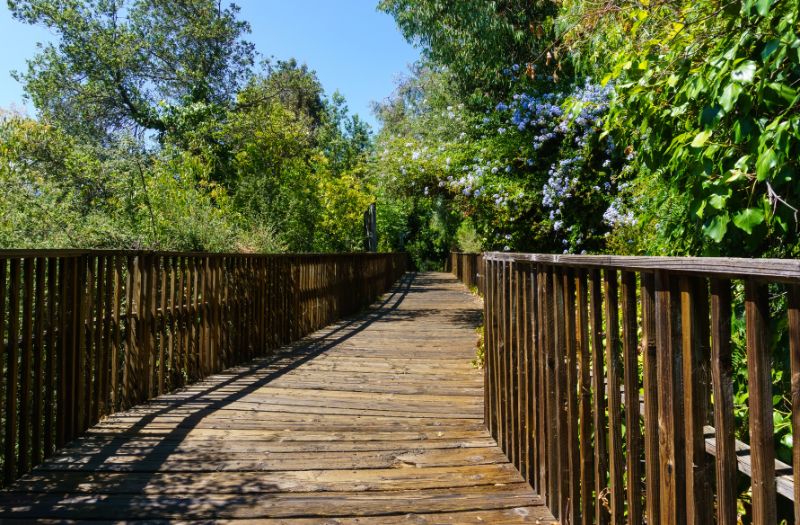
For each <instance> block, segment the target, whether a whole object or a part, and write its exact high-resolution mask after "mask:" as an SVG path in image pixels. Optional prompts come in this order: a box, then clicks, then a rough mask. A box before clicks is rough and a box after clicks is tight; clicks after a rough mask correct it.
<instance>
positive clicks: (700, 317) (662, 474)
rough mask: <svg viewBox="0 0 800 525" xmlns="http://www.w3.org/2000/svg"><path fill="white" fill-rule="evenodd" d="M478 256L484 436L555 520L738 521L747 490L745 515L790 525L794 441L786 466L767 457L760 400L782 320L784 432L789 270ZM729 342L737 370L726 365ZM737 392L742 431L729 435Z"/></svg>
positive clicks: (798, 464) (798, 363)
mask: <svg viewBox="0 0 800 525" xmlns="http://www.w3.org/2000/svg"><path fill="white" fill-rule="evenodd" d="M484 259H485V270H484V272H485V275H486V286H485V290H486V292H485V316H486V368H485V380H486V403H485V410H486V414H485V417H486V421H487V425H488V426H489V428H490V430H491V432H492V434H493V436H494V437H495V438H496V439H497V441H498V443H499V444H500V445H501V446H502V448H503V449H504V450H505V452H506V453H507V454H508V456H509V458H510V459H511V460H512V461H513V462H514V463H515V464H516V465H517V467H518V468H519V469H520V471H521V473H522V474H523V476H524V477H525V478H526V479H527V480H528V481H529V482H530V483H531V485H533V487H534V488H535V489H537V490H538V491H539V492H540V493H541V494H542V495H543V496H544V497H545V498H546V501H547V503H548V505H549V507H550V509H551V510H552V512H553V513H554V515H555V516H556V517H558V518H559V519H560V520H561V522H562V523H564V524H570V525H576V524H591V523H598V524H607V523H614V524H618V523H619V524H621V523H630V524H640V523H648V524H661V525H672V524H683V523H691V524H696V525H705V524H712V523H715V522H716V523H719V524H722V525H735V524H736V523H737V499H739V498H740V497H741V495H740V486H737V483H738V482H739V481H742V482H745V481H747V480H748V478H749V485H750V487H751V488H750V491H749V494H745V495H744V496H745V497H743V498H741V502H740V503H742V506H741V507H740V508H744V509H746V512H747V513H748V515H749V516H748V517H747V518H746V519H751V520H752V523H754V524H757V525H762V524H763V525H775V524H776V523H778V520H779V518H788V519H787V521H788V522H790V523H791V522H794V523H800V521H798V520H800V505H798V503H799V502H800V497H798V488H799V487H798V485H797V484H795V482H794V476H793V471H794V470H796V469H798V468H800V440H796V441H794V448H793V450H792V458H793V459H792V463H793V465H792V466H789V465H786V464H783V463H780V462H778V461H776V448H775V438H774V427H773V415H774V412H773V411H774V408H773V402H774V400H775V399H777V400H780V399H781V396H783V395H784V393H780V392H773V386H772V385H773V377H772V372H773V371H775V370H777V369H778V367H779V366H783V365H780V364H779V363H775V364H773V362H772V354H771V352H770V348H771V346H770V345H771V344H773V342H772V340H773V339H774V338H775V337H774V336H775V335H776V334H775V333H771V332H770V331H769V329H768V328H769V326H770V322H771V321H772V322H774V321H778V322H779V324H780V323H788V328H787V329H786V340H787V342H786V345H787V347H788V351H787V352H786V354H788V355H790V357H791V359H790V363H791V364H790V369H791V370H789V371H787V372H790V373H791V389H790V391H789V392H786V393H785V396H786V397H788V398H789V400H790V406H791V421H792V424H793V428H795V429H797V428H800V426H798V425H800V261H795V260H749V259H723V258H660V257H658V258H656V257H606V256H552V255H532V254H507V253H487V254H485V256H484ZM742 318H743V319H744V321H743V323H744V325H745V328H744V330H743V332H744V334H743V335H742V336H741V337H739V338H738V339H735V341H736V343H734V342H732V341H733V340H734V338H732V319H734V320H735V321H736V322H737V323H740V322H742V321H741V319H742ZM783 326H787V325H783ZM736 344H740V345H741V346H744V347H746V348H744V350H746V364H745V365H742V366H743V367H744V368H745V370H736V369H735V368H734V367H733V366H732V352H733V350H734V349H735V348H736ZM737 373H740V375H738V376H737ZM785 377H788V374H786V376H785ZM739 381H741V382H742V383H744V382H746V392H747V398H746V407H745V408H746V409H747V411H748V416H747V418H746V420H747V421H748V423H745V424H743V425H741V426H740V427H737V425H736V419H735V414H734V408H735V406H734V398H733V394H734V383H735V382H739ZM740 386H744V385H742V384H741V383H740ZM773 395H775V396H776V397H775V398H773ZM712 401H713V402H712ZM742 403H743V402H742ZM739 406H740V405H737V406H736V408H739ZM742 427H744V428H742ZM737 433H738V434H740V435H741V436H749V437H747V441H749V443H744V442H743V441H739V440H738V439H737V437H736V436H737Z"/></svg>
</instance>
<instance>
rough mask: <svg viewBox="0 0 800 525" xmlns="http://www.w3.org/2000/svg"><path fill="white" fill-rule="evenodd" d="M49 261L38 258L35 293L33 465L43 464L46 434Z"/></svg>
mask: <svg viewBox="0 0 800 525" xmlns="http://www.w3.org/2000/svg"><path fill="white" fill-rule="evenodd" d="M46 262H47V260H46V259H45V258H43V257H37V258H36V278H35V286H34V288H35V291H34V303H35V304H34V327H33V330H34V333H33V343H34V344H33V410H32V413H33V428H32V429H31V465H32V466H35V465H38V464H39V463H41V461H42V453H43V448H44V444H43V436H42V433H43V432H44V414H43V412H42V411H43V409H44V406H43V405H44V396H45V392H44V365H45V363H44V358H45V340H44V338H45V328H46V327H45V322H46V321H45V315H46V312H47V304H46V303H45V299H46V295H45V278H46V271H47V266H46Z"/></svg>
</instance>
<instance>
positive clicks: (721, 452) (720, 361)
mask: <svg viewBox="0 0 800 525" xmlns="http://www.w3.org/2000/svg"><path fill="white" fill-rule="evenodd" d="M732 358H733V356H732V352H731V283H730V281H727V280H720V279H714V280H712V281H711V379H712V388H713V394H714V428H715V438H716V439H715V444H716V474H717V477H716V481H717V494H716V495H717V505H716V506H717V523H718V524H719V525H736V523H737V501H736V500H737V495H738V494H737V493H738V491H737V465H736V448H735V447H736V443H735V439H734V436H735V428H736V420H735V419H734V415H733V359H732Z"/></svg>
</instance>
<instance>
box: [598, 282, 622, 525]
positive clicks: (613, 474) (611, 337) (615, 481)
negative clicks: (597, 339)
mask: <svg viewBox="0 0 800 525" xmlns="http://www.w3.org/2000/svg"><path fill="white" fill-rule="evenodd" d="M603 282H604V286H603V289H604V301H603V303H604V305H605V314H606V315H605V322H606V374H607V376H606V377H607V383H606V385H607V386H606V388H607V390H608V451H609V462H608V467H609V476H608V478H609V492H610V496H611V507H610V513H611V523H613V524H615V525H616V524H622V523H623V522H624V519H625V485H624V484H623V481H622V480H623V469H624V464H625V462H624V459H623V457H622V421H623V419H622V400H621V399H620V389H621V386H622V356H621V354H620V348H619V347H620V340H619V284H618V277H617V271H616V270H608V269H607V270H604V271H603Z"/></svg>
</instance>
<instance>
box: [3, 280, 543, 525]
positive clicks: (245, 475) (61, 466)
mask: <svg viewBox="0 0 800 525" xmlns="http://www.w3.org/2000/svg"><path fill="white" fill-rule="evenodd" d="M479 321H480V304H479V301H478V300H477V299H475V298H473V297H472V296H471V295H469V294H468V293H467V291H466V289H465V288H464V286H462V285H461V284H460V283H458V282H457V281H456V280H455V279H454V278H453V277H451V276H450V275H449V274H440V273H425V274H418V275H416V276H412V275H411V274H408V276H407V277H406V278H405V279H404V280H403V281H401V282H400V283H399V284H398V286H397V287H396V288H395V289H394V290H393V291H392V292H391V293H390V294H387V296H385V297H384V298H383V299H382V301H381V302H380V303H379V304H376V305H375V306H374V307H373V308H371V309H370V310H369V311H368V312H366V313H365V314H362V315H360V316H358V317H354V318H351V319H348V320H345V321H342V322H339V323H337V324H335V325H332V326H330V327H327V328H326V329H324V330H321V331H319V332H317V333H315V334H313V335H312V336H310V337H308V338H306V339H304V340H303V341H301V342H300V343H297V344H294V345H292V346H291V347H288V348H285V349H283V351H281V352H279V353H278V354H276V355H275V356H274V357H271V358H265V359H259V360H257V361H254V362H253V363H251V364H250V365H248V366H243V367H238V368H234V369H230V370H228V371H226V372H224V373H222V374H217V375H215V376H212V377H210V378H208V379H207V380H204V381H202V382H200V383H196V384H195V385H193V386H191V387H189V388H187V389H185V390H182V391H180V392H176V393H173V394H170V395H165V396H161V397H158V398H156V399H155V400H153V401H151V402H150V403H148V404H147V405H142V406H138V407H136V408H134V409H132V410H129V411H126V412H121V413H118V414H115V415H114V416H112V417H110V418H107V419H105V420H104V421H102V422H101V423H100V424H99V425H97V426H95V427H93V428H92V429H91V430H90V431H89V432H88V433H87V435H85V436H84V437H82V438H80V439H78V440H76V441H75V442H73V443H71V444H70V445H69V446H68V447H67V448H66V449H64V450H62V451H61V452H60V453H58V454H57V455H56V456H55V457H54V458H52V459H50V460H48V461H46V462H45V463H44V464H43V465H41V466H40V467H38V468H36V469H35V470H34V472H33V473H32V474H30V475H27V476H25V477H24V478H22V479H21V480H20V481H18V482H17V483H16V484H14V485H13V486H12V487H11V488H10V489H8V490H6V491H3V492H2V493H0V518H2V519H3V522H4V523H6V522H11V521H14V520H15V519H17V520H20V521H23V520H25V521H28V520H31V519H46V520H52V521H68V520H76V521H80V520H85V519H86V520H96V521H97V520H99V521H116V520H128V521H133V520H147V521H148V522H158V521H168V520H178V521H204V522H207V521H209V520H221V521H228V520H257V521H259V522H261V523H268V524H276V523H287V524H328V525H333V524H342V525H344V524H364V523H381V524H396V523H412V524H434V523H442V524H444V523H447V524H456V523H458V524H460V523H463V524H471V523H481V524H506V523H507V524H512V523H552V522H554V520H553V518H552V516H551V515H550V513H549V511H548V510H547V509H546V507H545V506H544V504H543V501H542V499H541V498H540V497H538V496H537V495H535V494H534V493H533V491H532V490H531V488H530V486H529V485H528V484H527V483H526V482H524V481H523V479H522V477H521V476H520V474H519V473H518V472H517V471H516V470H515V469H514V467H513V466H512V465H511V464H509V462H508V460H507V458H506V456H505V455H504V454H503V452H501V451H500V449H499V448H498V447H497V445H496V443H495V441H494V440H493V439H492V438H491V436H490V435H489V433H488V431H487V430H486V428H485V426H484V422H483V380H482V375H481V373H480V372H478V371H476V370H474V369H473V368H472V367H471V365H470V360H471V359H472V357H473V356H474V346H475V340H476V334H475V326H476V325H477V324H478V323H479Z"/></svg>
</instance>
